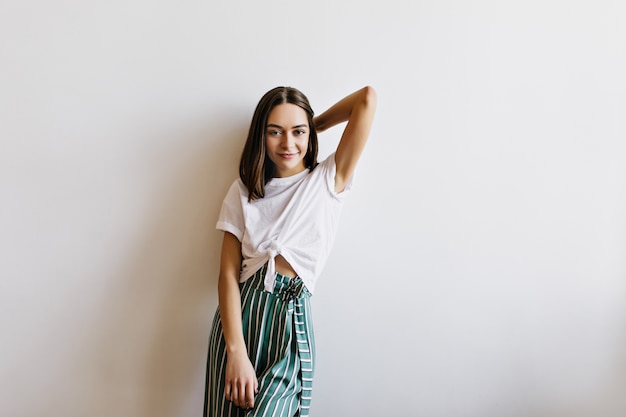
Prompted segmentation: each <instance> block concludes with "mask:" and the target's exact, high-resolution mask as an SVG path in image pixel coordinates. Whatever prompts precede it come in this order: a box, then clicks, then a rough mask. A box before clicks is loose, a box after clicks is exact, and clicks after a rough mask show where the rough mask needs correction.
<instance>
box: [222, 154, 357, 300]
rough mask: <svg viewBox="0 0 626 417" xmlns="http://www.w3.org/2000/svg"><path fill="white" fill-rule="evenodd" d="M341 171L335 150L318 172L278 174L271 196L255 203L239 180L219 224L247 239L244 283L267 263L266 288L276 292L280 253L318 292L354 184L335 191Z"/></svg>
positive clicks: (244, 243)
mask: <svg viewBox="0 0 626 417" xmlns="http://www.w3.org/2000/svg"><path fill="white" fill-rule="evenodd" d="M335 172H336V165H335V154H334V153H333V154H331V155H329V156H328V157H327V158H326V159H325V160H324V161H323V162H321V163H320V164H319V165H318V166H317V167H315V168H314V169H313V170H312V171H309V170H308V169H305V170H304V171H302V172H300V173H298V174H295V175H292V176H290V177H285V178H272V179H271V180H270V181H269V182H268V183H267V184H266V185H265V197H263V198H259V199H256V200H252V201H250V202H249V201H248V189H247V188H246V186H245V185H244V184H243V182H242V181H241V179H237V180H235V181H234V182H233V184H232V186H231V187H230V189H229V190H228V193H227V194H226V197H225V198H224V202H223V203H222V209H221V211H220V215H219V218H218V221H217V225H216V228H217V229H218V230H223V231H225V232H229V233H232V234H233V235H235V236H236V237H237V239H239V241H240V242H241V252H242V255H243V260H242V263H241V273H240V277H239V281H240V282H244V281H245V280H247V279H248V278H250V277H251V276H253V275H254V273H255V272H256V271H257V270H258V269H259V268H261V267H262V266H263V265H264V264H265V263H266V262H267V264H268V270H267V273H266V277H265V289H266V290H267V291H269V292H272V291H273V290H274V282H275V277H276V269H275V257H276V256H277V255H279V254H280V255H282V256H283V257H284V258H285V260H286V261H287V262H289V264H290V265H291V266H292V268H293V269H294V271H296V273H297V274H298V276H299V277H300V278H301V279H302V281H303V282H304V285H306V287H307V289H308V290H309V291H310V292H311V293H313V291H314V290H315V282H316V280H317V278H318V277H319V275H320V273H321V271H322V268H323V267H324V264H325V263H326V260H327V259H328V255H329V254H330V250H331V248H332V245H333V242H334V239H335V235H336V232H337V226H338V223H339V216H340V213H341V207H342V203H343V196H344V195H345V193H346V192H347V191H349V190H350V188H351V186H352V179H350V181H349V182H348V185H347V186H346V188H345V189H344V191H342V192H341V193H337V192H335Z"/></svg>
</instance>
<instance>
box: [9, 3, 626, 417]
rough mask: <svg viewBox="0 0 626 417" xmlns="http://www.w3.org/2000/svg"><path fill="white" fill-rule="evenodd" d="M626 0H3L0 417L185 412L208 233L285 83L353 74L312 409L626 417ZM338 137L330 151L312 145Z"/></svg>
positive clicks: (211, 295) (211, 243) (209, 251)
mask: <svg viewBox="0 0 626 417" xmlns="http://www.w3.org/2000/svg"><path fill="white" fill-rule="evenodd" d="M625 17H626V6H624V3H623V2H621V1H618V0H615V1H609V0H601V1H582V0H581V1H577V0H573V1H564V0H563V1H558V0H542V1H535V0H530V1H495V0H493V1H488V0H477V1H460V0H444V1H441V0H439V1H435V0H424V1H401V0H389V1H384V2H378V1H319V2H313V1H309V2H303V1H293V0H291V1H284V0H278V1H271V2H252V1H249V2H245V1H230V2H209V1H192V0H180V1H176V2H174V1H147V0H124V1H121V0H110V1H106V2H105V1H90V2H84V1H78V0H65V1H55V2H50V1H43V0H32V1H28V0H27V1H17V0H3V1H2V3H0V54H1V55H0V60H1V64H0V198H1V204H0V335H1V343H0V415H2V416H6V417H32V416H39V415H46V416H52V417H57V416H58V417H68V416H81V417H83V416H89V417H111V416H116V417H144V416H145V417H148V416H150V417H157V416H158V417H161V416H162V417H173V416H176V417H192V416H199V415H201V412H202V402H203V384H204V366H205V354H206V347H207V337H208V334H209V326H210V324H211V320H212V316H213V312H214V310H215V307H216V303H217V294H216V281H217V271H218V254H219V248H220V246H219V245H220V242H221V235H220V233H219V232H217V231H215V229H214V226H215V220H216V216H217V213H218V210H219V206H220V203H221V200H222V198H223V195H224V193H225V191H226V189H227V187H228V186H229V184H230V183H231V182H232V180H233V179H234V178H235V177H236V175H237V164H238V158H239V154H240V151H241V147H242V145H243V142H244V139H245V134H246V131H247V128H248V124H249V122H250V118H251V116H252V111H253V109H254V106H255V105H256V103H257V101H258V99H259V98H260V97H261V95H262V94H263V93H264V92H265V91H267V90H269V89H270V88H272V87H274V86H276V85H292V86H295V87H298V88H300V89H301V90H303V91H304V92H305V93H306V94H307V95H308V96H309V99H310V100H311V102H312V105H313V106H314V108H315V109H316V110H317V111H318V112H321V111H322V110H324V109H325V108H326V107H328V106H329V105H331V104H332V103H333V102H334V101H336V100H337V99H339V98H341V97H342V96H344V95H346V94H348V93H350V92H352V91H354V90H356V89H357V88H360V87H362V86H363V85H366V84H371V85H373V86H374V87H375V88H376V89H377V91H378V94H379V110H378V113H377V117H376V121H375V125H374V128H373V132H372V136H371V141H370V143H369V145H368V148H367V149H366V151H365V154H364V156H363V158H362V160H361V164H360V166H359V169H358V172H357V176H356V183H355V187H354V189H353V192H352V195H351V196H350V198H349V199H348V200H347V202H346V206H345V208H344V213H343V218H342V224H341V226H340V230H339V235H338V237H337V243H336V246H335V250H334V252H333V254H332V255H331V258H330V260H329V263H328V264H327V267H326V269H325V273H324V275H323V276H322V277H321V279H320V281H319V284H318V287H317V291H316V294H315V296H314V298H313V307H314V314H315V326H316V331H317V333H316V337H317V342H318V352H319V354H318V358H317V359H318V364H317V380H316V385H315V391H314V399H313V407H312V415H313V416H362V417H365V416H367V417H370V416H372V417H374V416H376V417H378V416H392V415H402V416H427V417H583V416H584V417H598V416H602V417H616V416H623V415H624V413H626V403H625V401H624V399H623V398H624V396H623V393H624V392H625V390H626V257H625V254H626V216H624V213H626V164H625V163H624V161H626V122H625V120H626V119H625V117H624V115H625V114H626V81H625V78H624V74H626V26H625V25H624V18H625ZM340 132H341V129H340V128H335V129H332V130H330V131H329V132H327V133H324V134H323V135H322V136H321V140H322V151H321V154H322V155H321V156H325V155H327V154H328V153H329V152H330V151H332V150H333V149H334V147H335V146H336V144H337V140H338V136H339V134H340Z"/></svg>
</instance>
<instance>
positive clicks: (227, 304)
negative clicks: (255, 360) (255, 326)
mask: <svg viewBox="0 0 626 417" xmlns="http://www.w3.org/2000/svg"><path fill="white" fill-rule="evenodd" d="M217 286H218V297H219V304H220V315H221V318H222V327H223V329H224V340H225V342H226V351H227V353H228V354H229V355H233V354H235V353H241V352H245V351H246V345H245V341H244V339H243V327H242V324H241V292H240V290H239V283H238V281H237V279H236V277H233V276H229V275H228V274H225V273H220V277H219V281H218V285H217Z"/></svg>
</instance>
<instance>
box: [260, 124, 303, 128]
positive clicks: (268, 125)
mask: <svg viewBox="0 0 626 417" xmlns="http://www.w3.org/2000/svg"><path fill="white" fill-rule="evenodd" d="M265 127H274V128H276V129H282V128H283V127H282V126H281V125H277V124H274V123H268V124H267V126H265ZM301 127H309V125H307V124H306V123H303V124H300V125H296V126H294V127H292V129H298V128H301Z"/></svg>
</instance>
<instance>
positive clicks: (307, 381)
mask: <svg viewBox="0 0 626 417" xmlns="http://www.w3.org/2000/svg"><path fill="white" fill-rule="evenodd" d="M265 271H266V267H263V268H261V269H260V270H258V271H257V272H256V273H255V274H254V276H253V277H250V278H249V279H248V280H246V281H245V282H243V283H241V284H240V289H241V306H242V323H243V334H244V340H245V342H246V346H247V349H248V356H249V357H250V361H251V362H252V364H253V365H254V368H255V369H256V374H257V379H258V381H259V392H258V394H257V395H256V397H255V399H254V408H253V409H251V410H244V409H242V408H239V407H237V406H235V405H234V404H233V403H231V402H230V401H227V400H226V399H225V397H224V380H225V370H226V359H227V358H226V345H225V342H224V332H223V330H222V320H221V317H220V311H219V307H218V309H217V311H216V313H215V318H214V320H213V327H212V329H211V335H210V338H209V354H208V360H207V374H206V386H205V398H204V417H226V416H228V417H235V416H236V417H293V416H308V415H309V406H310V403H311V390H312V388H313V362H314V360H315V350H314V349H315V340H314V337H313V323H312V322H311V303H310V297H311V294H310V293H309V291H308V290H307V288H306V287H305V286H304V284H303V283H302V280H301V279H300V278H298V277H296V278H289V277H287V276H284V275H281V274H276V284H275V288H274V292H273V293H269V292H267V291H264V282H263V280H264V277H265Z"/></svg>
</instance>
